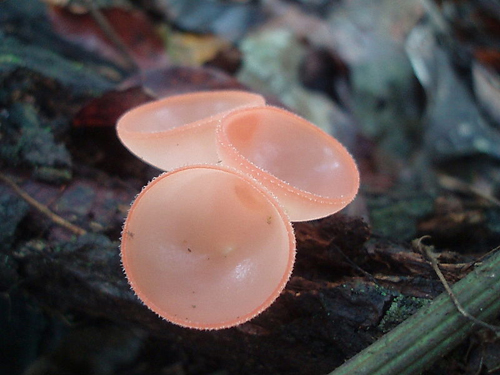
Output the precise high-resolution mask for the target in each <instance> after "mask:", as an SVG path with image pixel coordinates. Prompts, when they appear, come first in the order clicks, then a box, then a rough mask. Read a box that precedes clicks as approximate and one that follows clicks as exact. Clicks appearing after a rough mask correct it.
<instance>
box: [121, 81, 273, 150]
mask: <svg viewBox="0 0 500 375" xmlns="http://www.w3.org/2000/svg"><path fill="white" fill-rule="evenodd" d="M215 95H218V96H234V95H238V96H241V97H247V98H248V99H250V100H249V103H248V104H242V105H239V106H237V107H235V108H233V109H228V110H226V111H222V112H218V113H216V114H213V115H210V116H206V117H203V118H201V119H199V120H196V121H192V122H188V123H186V124H181V125H178V126H175V127H172V128H169V129H165V130H158V131H135V130H129V129H127V127H126V123H127V122H128V121H129V119H130V118H131V117H132V118H133V117H136V116H140V115H142V114H143V113H144V112H150V111H155V110H157V109H158V108H162V107H165V106H168V105H171V104H177V103H179V102H182V101H192V102H193V103H196V102H197V101H200V100H204V99H205V98H208V99H210V97H212V98H213V97H214V96H215ZM254 102H258V103H259V104H252V103H254ZM260 105H265V98H264V97H263V96H262V95H259V94H257V93H252V92H247V91H242V90H217V91H199V92H191V93H186V94H180V95H174V96H167V97H165V98H162V99H158V100H153V101H150V102H147V103H144V104H142V105H140V106H138V107H134V108H132V109H130V110H129V111H127V112H125V113H124V114H123V115H121V116H120V118H119V119H118V121H117V125H116V130H117V134H118V137H119V138H120V140H121V141H122V143H123V144H125V145H126V142H124V141H123V140H122V135H126V136H127V137H131V138H134V139H148V138H165V137H170V136H172V135H175V134H182V133H185V132H188V131H191V132H196V131H200V130H201V128H202V127H204V126H209V125H210V124H212V123H215V124H214V128H215V127H216V126H217V123H218V121H220V119H221V118H223V117H225V116H226V115H228V114H229V113H231V112H233V111H235V110H237V109H243V108H251V107H253V106H260Z"/></svg>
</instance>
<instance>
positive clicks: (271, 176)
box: [216, 106, 359, 221]
mask: <svg viewBox="0 0 500 375" xmlns="http://www.w3.org/2000/svg"><path fill="white" fill-rule="evenodd" d="M216 135H217V146H218V149H217V151H218V153H219V157H220V158H221V160H222V163H223V164H225V165H228V166H230V167H233V168H236V169H238V170H240V171H241V172H242V173H244V174H247V175H249V176H252V177H253V178H255V179H256V180H257V181H259V182H260V183H261V184H262V185H264V186H265V187H266V188H267V189H269V190H270V191H271V192H272V193H273V194H274V195H275V196H276V197H277V199H278V201H279V202H280V204H281V205H283V206H284V207H285V211H286V212H287V214H288V215H289V217H290V219H291V220H292V221H306V220H312V219H317V218H321V217H324V216H328V215H330V214H333V213H335V212H337V211H339V210H341V209H342V208H344V207H345V206H346V205H347V204H349V203H350V202H351V201H352V200H353V199H354V197H355V196H356V194H357V191H358V188H359V173H358V170H357V167H356V164H355V162H354V160H353V158H352V157H351V155H350V154H349V152H348V151H347V150H346V149H345V148H344V147H343V146H342V145H341V144H340V143H339V142H338V141H337V140H336V139H334V138H333V137H331V136H330V135H328V134H327V133H325V132H323V131H322V130H321V129H319V128H318V127H316V126H314V125H313V124H311V123H310V122H308V121H306V120H305V119H303V118H301V117H299V116H297V115H294V114H293V113H290V112H288V111H286V110H283V109H279V108H275V107H271V106H261V107H253V108H244V109H237V110H234V111H232V112H231V113H230V114H228V115H227V116H225V117H224V118H223V119H222V120H221V124H220V125H219V127H218V128H217V131H216Z"/></svg>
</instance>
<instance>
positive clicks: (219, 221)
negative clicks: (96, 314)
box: [121, 165, 295, 329]
mask: <svg viewBox="0 0 500 375" xmlns="http://www.w3.org/2000/svg"><path fill="white" fill-rule="evenodd" d="M121 256H122V262H123V267H124V270H125V273H126V275H127V278H128V280H129V283H130V284H131V286H132V288H133V290H134V291H135V293H136V294H137V295H138V297H139V298H140V299H141V300H142V301H143V302H144V303H145V304H146V306H148V307H149V308H150V309H151V310H153V311H154V312H156V313H157V314H158V315H160V316H161V317H163V318H165V319H167V320H168V321H170V322H172V323H175V324H178V325H180V326H184V327H189V328H197V329H220V328H225V327H231V326H235V325H238V324H241V323H243V322H245V321H248V320H249V319H252V318H253V317H255V316H256V315H258V314H259V313H260V312H262V311H263V310H264V309H266V308H267V307H268V306H269V305H270V304H271V303H272V302H273V301H274V300H275V299H276V298H277V297H278V296H279V294H280V293H281V291H282V289H283V288H284V286H285V284H286V282H287V281H288V279H289V277H290V274H291V271H292V267H293V263H294V259H295V238H294V234H293V228H292V226H291V224H290V221H289V220H288V218H287V216H286V214H285V213H284V211H283V209H282V208H281V207H280V205H279V204H278V202H277V201H276V199H275V198H274V197H273V196H272V195H271V194H270V193H269V192H268V191H267V190H265V189H264V188H262V186H260V184H258V183H257V182H256V181H254V179H253V178H251V177H250V176H247V175H244V174H241V173H239V172H237V171H235V170H232V169H230V168H227V167H222V166H216V165H213V166H210V165H198V166H188V167H182V168H179V169H176V170H175V171H172V172H169V173H165V174H162V175H160V176H159V177H158V178H156V179H155V180H153V181H152V182H151V183H149V184H148V185H147V186H146V187H145V188H144V189H143V191H142V192H141V193H140V194H139V195H138V197H137V198H136V200H135V201H134V203H133V204H132V207H131V209H130V212H129V214H128V217H127V219H126V221H125V226H124V229H123V236H122V243H121Z"/></svg>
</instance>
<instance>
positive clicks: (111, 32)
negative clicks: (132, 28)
mask: <svg viewBox="0 0 500 375" xmlns="http://www.w3.org/2000/svg"><path fill="white" fill-rule="evenodd" d="M82 1H83V2H84V3H85V4H86V6H87V8H88V10H89V12H90V15H91V16H92V18H93V19H94V20H95V22H97V24H98V25H99V27H100V28H101V30H102V32H103V33H104V34H105V35H106V37H107V38H108V39H109V40H110V41H111V42H112V43H113V44H114V45H115V47H116V48H117V49H118V52H119V53H120V54H121V55H122V58H123V59H124V60H125V63H126V64H127V65H128V68H130V69H132V70H134V71H137V70H139V66H138V65H137V63H136V62H135V60H134V58H133V57H132V55H131V54H130V52H129V50H128V47H127V45H126V44H125V43H124V42H123V39H122V38H121V37H120V35H118V33H117V32H116V31H115V29H114V28H113V26H111V24H110V23H109V21H108V20H107V19H106V17H104V15H103V14H102V12H101V11H100V9H99V8H98V7H97V6H96V5H95V3H94V0H82Z"/></svg>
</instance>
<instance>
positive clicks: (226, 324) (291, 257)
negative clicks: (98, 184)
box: [120, 164, 296, 330]
mask: <svg viewBox="0 0 500 375" xmlns="http://www.w3.org/2000/svg"><path fill="white" fill-rule="evenodd" d="M192 169H212V170H217V171H220V172H225V173H229V174H232V175H234V176H236V177H238V178H240V179H241V180H243V181H245V182H247V183H248V185H249V187H251V188H252V189H254V190H255V191H257V192H258V193H259V194H261V195H262V196H263V197H264V198H265V199H266V200H267V201H268V202H269V203H270V204H271V205H272V206H273V208H274V209H275V211H276V212H277V213H278V215H279V217H280V218H281V220H282V222H283V225H284V228H285V229H286V232H287V237H288V244H289V252H288V261H287V266H286V269H285V273H284V274H283V276H282V277H281V279H280V281H279V283H278V284H277V286H276V288H275V289H274V290H273V291H272V293H271V294H270V295H269V297H268V298H267V299H266V300H265V301H264V302H262V303H261V304H260V305H259V306H257V307H256V308H255V309H253V310H252V311H250V312H248V313H246V314H243V315H241V316H239V317H237V318H235V319H232V320H228V321H223V322H220V323H209V324H207V323H202V322H195V321H186V320H182V319H180V318H178V317H177V316H174V315H172V314H169V313H167V312H165V311H163V309H162V308H160V307H158V306H157V305H156V304H155V303H154V302H152V301H151V299H150V298H148V297H146V295H145V294H144V293H143V292H142V291H141V289H140V288H139V287H138V285H137V283H136V282H135V280H134V277H137V275H135V276H133V275H131V273H130V267H129V266H128V264H129V263H128V256H127V254H126V253H127V233H128V230H129V229H128V228H129V222H130V218H131V217H132V215H133V214H134V211H135V209H136V207H137V206H138V204H139V203H140V201H141V199H142V197H143V196H144V195H145V194H147V192H148V191H149V190H150V189H151V188H152V186H154V185H155V184H157V183H158V182H160V181H161V180H163V179H165V178H168V177H169V176H171V175H174V174H177V173H182V172H186V171H187V170H192ZM295 257H296V239H295V233H294V229H293V226H292V223H291V221H290V219H289V218H288V215H287V213H286V212H285V210H284V209H283V207H282V206H281V204H280V203H279V201H278V200H277V198H276V197H275V196H274V195H273V193H272V192H270V191H269V190H268V189H267V188H265V187H264V186H263V185H262V184H261V183H260V182H259V181H258V180H256V179H254V178H253V177H252V176H249V175H245V174H243V173H241V172H240V171H238V170H237V169H234V168H231V167H227V166H220V165H211V164H196V165H188V166H184V167H180V168H177V169H175V170H173V171H170V172H164V173H162V174H160V175H159V176H157V177H155V178H154V179H153V180H151V181H150V182H149V183H148V184H147V185H146V186H144V188H143V189H142V191H141V192H140V193H139V194H138V195H137V196H136V197H135V199H134V201H133V202H132V204H131V207H130V209H129V212H128V215H127V218H126V220H125V222H124V225H123V230H122V238H121V243H120V259H121V264H122V268H123V272H124V273H125V276H126V278H127V281H128V283H129V285H130V286H131V288H132V290H133V292H134V293H135V295H136V296H137V297H138V298H139V300H140V301H141V302H142V303H143V304H144V305H145V306H146V307H147V308H148V309H150V310H151V311H153V312H154V313H155V314H156V315H158V316H159V317H160V318H162V319H164V320H166V321H168V322H170V323H173V324H176V325H178V326H181V327H184V328H193V329H198V330H218V329H223V328H231V327H235V326H238V325H240V324H243V323H245V322H247V321H249V320H251V319H253V318H255V317H256V316H258V315H259V314H260V313H262V312H263V311H264V310H266V309H267V308H269V306H270V305H272V303H274V302H275V300H276V299H277V298H278V297H279V295H280V294H281V292H282V291H283V289H284V288H285V286H286V284H287V283H288V280H289V279H290V276H291V274H292V271H293V267H294V263H295Z"/></svg>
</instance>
